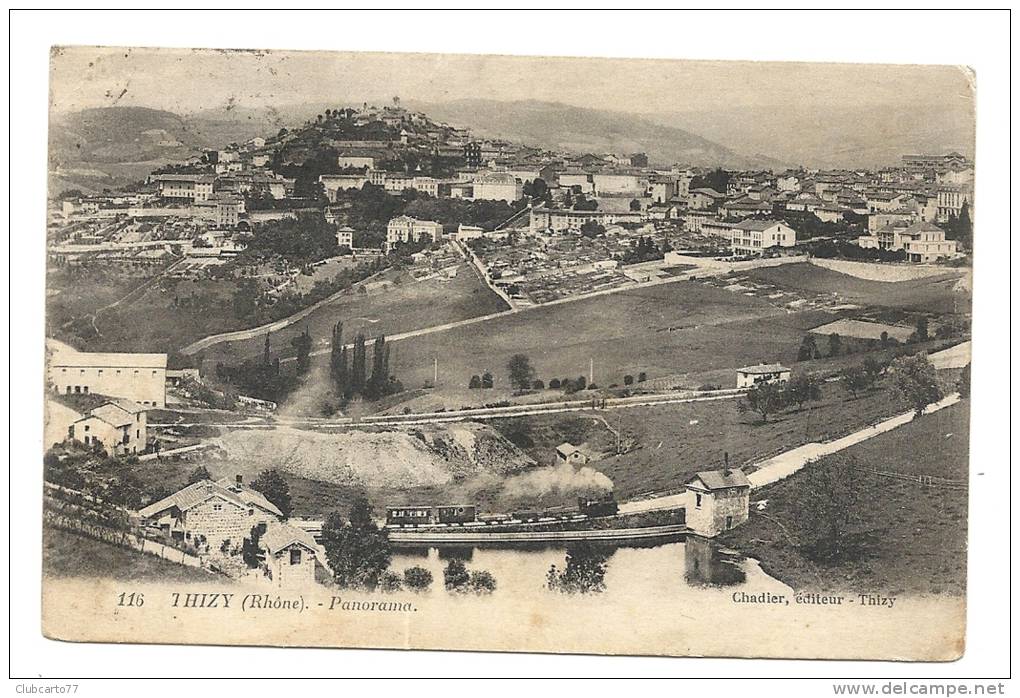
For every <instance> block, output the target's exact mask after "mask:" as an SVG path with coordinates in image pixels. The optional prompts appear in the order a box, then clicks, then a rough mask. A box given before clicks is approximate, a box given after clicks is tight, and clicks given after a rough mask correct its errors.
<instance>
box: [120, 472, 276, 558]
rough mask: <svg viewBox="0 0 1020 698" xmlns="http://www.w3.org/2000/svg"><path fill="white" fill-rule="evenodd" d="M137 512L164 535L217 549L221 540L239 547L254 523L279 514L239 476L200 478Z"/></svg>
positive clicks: (259, 493)
mask: <svg viewBox="0 0 1020 698" xmlns="http://www.w3.org/2000/svg"><path fill="white" fill-rule="evenodd" d="M138 514H139V515H140V516H141V517H142V519H143V520H144V521H145V522H146V523H148V524H149V525H150V526H154V527H156V528H159V529H160V530H161V531H162V532H163V533H164V534H166V535H168V536H172V537H174V538H177V539H179V540H185V541H189V542H192V543H194V544H195V545H207V546H208V547H209V550H219V549H220V548H221V547H222V546H223V545H224V543H226V544H228V545H230V544H233V545H237V546H240V545H241V542H242V541H243V540H244V539H245V538H247V537H248V535H249V534H250V533H251V529H252V528H253V527H255V526H259V525H266V526H268V525H269V524H270V523H271V522H274V521H276V520H278V519H280V518H282V517H283V512H281V511H280V510H279V509H278V508H277V507H276V505H275V504H273V503H272V502H270V501H269V500H268V499H266V498H265V496H264V495H263V494H262V493H261V492H258V491H256V490H253V489H251V488H250V487H245V486H244V484H243V481H242V480H241V476H240V475H238V476H237V478H236V479H235V480H234V481H233V482H232V481H231V480H230V479H229V478H225V479H223V480H220V481H219V482H213V481H212V480H202V481H200V482H196V483H194V484H192V485H188V486H187V487H185V488H184V489H182V490H180V491H178V492H175V493H174V494H172V495H170V496H169V497H165V498H164V499H161V500H159V501H158V502H153V503H152V504H150V505H149V506H147V507H145V508H144V509H142V510H140V511H139V512H138Z"/></svg>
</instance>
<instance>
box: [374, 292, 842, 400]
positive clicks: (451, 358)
mask: <svg viewBox="0 0 1020 698" xmlns="http://www.w3.org/2000/svg"><path fill="white" fill-rule="evenodd" d="M828 318H831V316H830V315H828V314H825V313H806V314H801V313H787V312H786V311H785V310H782V309H779V308H775V307H773V306H772V305H770V304H769V303H767V302H765V301H763V300H760V299H757V298H748V297H746V296H743V295H740V294H733V293H730V292H727V291H723V290H721V289H717V288H713V287H711V286H707V285H704V284H700V283H696V282H688V281H679V282H675V283H670V284H664V285H660V286H652V287H646V288H641V289H635V290H632V291H622V292H619V293H614V294H611V295H606V296H600V297H594V298H587V299H583V300H579V301H575V302H571V303H564V304H560V305H551V306H544V307H537V308H534V309H532V310H528V311H525V312H521V313H517V314H512V315H506V316H503V317H499V318H495V319H493V320H490V321H487V322H484V323H480V324H477V325H471V326H467V327H459V328H454V329H452V330H448V331H445V332H438V333H435V334H429V335H423V336H419V337H413V338H409V339H406V340H401V341H399V342H394V343H393V344H391V345H390V349H391V352H392V354H391V358H390V366H391V370H392V371H393V372H394V373H396V375H397V376H398V377H399V378H400V379H401V381H402V382H403V383H404V385H405V386H408V387H415V386H418V385H421V384H422V383H424V382H425V381H431V379H432V360H433V358H437V359H438V360H439V383H438V387H439V388H441V389H443V388H452V389H454V390H457V389H460V388H462V387H465V386H466V385H467V383H468V381H469V379H470V378H471V376H472V375H473V374H479V375H480V374H482V373H484V372H485V371H486V370H488V371H491V372H492V373H493V375H494V377H495V379H496V387H497V388H500V387H505V386H506V385H507V383H508V377H507V373H506V364H507V360H508V359H509V358H510V356H512V355H513V354H516V353H523V354H526V355H528V356H529V357H530V359H531V363H532V365H533V366H534V367H535V369H536V372H537V375H536V377H537V378H540V379H542V380H544V381H546V382H548V381H549V379H551V378H565V377H571V378H576V377H578V376H581V375H584V376H586V377H587V375H588V369H589V359H594V362H595V372H594V375H595V382H596V383H597V384H599V385H610V384H612V383H618V384H621V385H622V384H623V376H624V375H625V374H632V375H634V376H637V375H638V373H640V372H642V371H644V372H646V373H647V374H648V376H649V377H650V378H651V377H656V376H663V375H674V374H678V373H686V372H689V371H697V370H707V369H713V368H728V367H734V366H740V365H744V364H748V363H757V362H758V361H759V360H768V361H790V360H792V359H793V358H796V350H797V347H798V346H799V344H800V340H801V338H802V336H803V333H804V331H805V330H806V329H807V328H808V327H813V326H815V325H818V324H821V323H822V322H824V321H825V320H826V319H828Z"/></svg>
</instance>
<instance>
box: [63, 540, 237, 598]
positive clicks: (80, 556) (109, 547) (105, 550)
mask: <svg viewBox="0 0 1020 698" xmlns="http://www.w3.org/2000/svg"><path fill="white" fill-rule="evenodd" d="M43 574H45V575H48V576H52V577H89V578H96V577H100V578H107V579H109V578H112V579H122V580H151V581H158V582H165V583H168V584H172V583H174V582H201V583H204V584H215V583H217V582H218V581H225V580H224V578H223V577H220V576H218V575H215V574H213V573H212V572H209V571H207V570H204V569H201V568H197V567H186V566H184V565H177V564H174V563H172V562H167V561H166V560H163V559H161V558H158V557H156V556H155V555H147V554H145V553H141V552H138V551H135V550H128V549H127V548H122V547H120V546H117V545H113V544H111V543H105V542H103V541H99V540H96V539H94V538H89V537H88V536H82V535H78V534H77V533H72V532H70V531H64V530H62V529H58V528H52V527H50V526H44V527H43Z"/></svg>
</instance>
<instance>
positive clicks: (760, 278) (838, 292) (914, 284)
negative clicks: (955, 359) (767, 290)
mask: <svg viewBox="0 0 1020 698" xmlns="http://www.w3.org/2000/svg"><path fill="white" fill-rule="evenodd" d="M744 275H745V276H748V277H750V278H751V279H753V280H754V281H757V282H764V283H769V284H774V285H775V286H776V287H778V288H780V289H784V290H792V291H799V292H803V293H817V294H828V295H834V296H838V297H839V298H841V299H842V300H844V301H846V302H848V303H856V304H859V305H864V306H882V307H889V308H898V309H902V310H921V311H927V312H936V313H963V312H969V311H970V296H969V294H966V293H962V292H959V291H954V290H953V287H954V286H955V285H956V283H957V281H959V280H960V278H961V277H962V276H963V274H962V272H960V271H952V270H948V269H947V270H946V273H945V274H939V275H934V276H929V277H925V278H921V279H913V280H907V281H897V282H887V281H870V280H867V279H861V278H858V277H855V276H850V275H849V274H841V273H840V272H837V271H832V270H830V269H825V268H823V267H819V266H816V265H814V264H808V263H806V262H805V263H799V264H785V265H782V266H777V267H767V268H761V269H752V270H750V271H747V272H744Z"/></svg>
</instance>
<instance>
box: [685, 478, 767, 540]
mask: <svg viewBox="0 0 1020 698" xmlns="http://www.w3.org/2000/svg"><path fill="white" fill-rule="evenodd" d="M685 486H686V488H687V493H688V495H689V496H690V503H689V505H688V507H687V527H688V528H689V529H690V530H691V531H692V532H694V533H697V534H698V535H701V536H706V537H708V538H711V537H713V536H717V535H719V534H720V533H722V532H723V531H728V530H730V529H731V528H735V527H736V526H739V525H740V524H742V523H744V522H745V521H747V516H748V510H749V508H750V499H751V483H750V482H749V481H748V479H747V476H746V475H745V474H744V471H743V470H730V469H726V470H708V471H704V472H700V473H697V474H696V475H695V476H694V477H692V478H691V479H690V480H688V481H687V482H686V483H685Z"/></svg>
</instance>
